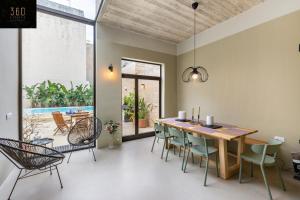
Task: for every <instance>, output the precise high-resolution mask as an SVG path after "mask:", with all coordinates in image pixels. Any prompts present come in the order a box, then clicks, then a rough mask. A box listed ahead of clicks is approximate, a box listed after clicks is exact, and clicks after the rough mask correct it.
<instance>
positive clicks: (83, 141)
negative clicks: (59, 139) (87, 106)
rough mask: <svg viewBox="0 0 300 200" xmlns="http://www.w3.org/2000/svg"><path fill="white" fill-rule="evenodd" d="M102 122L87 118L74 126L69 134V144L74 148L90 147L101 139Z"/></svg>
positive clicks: (94, 118)
mask: <svg viewBox="0 0 300 200" xmlns="http://www.w3.org/2000/svg"><path fill="white" fill-rule="evenodd" d="M101 131H102V122H101V120H100V119H98V118H97V117H87V118H84V119H81V120H79V121H78V122H77V123H76V124H75V125H74V126H72V128H71V130H70V132H69V134H68V138H67V139H68V142H69V144H71V145H74V146H83V145H89V144H91V143H93V142H95V141H96V139H98V138H99V136H100V134H101Z"/></svg>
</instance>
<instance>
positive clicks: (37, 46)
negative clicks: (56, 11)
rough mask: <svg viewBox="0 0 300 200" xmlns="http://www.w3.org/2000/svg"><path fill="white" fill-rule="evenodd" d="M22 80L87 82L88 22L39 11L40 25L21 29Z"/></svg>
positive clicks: (26, 83)
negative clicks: (75, 20)
mask: <svg viewBox="0 0 300 200" xmlns="http://www.w3.org/2000/svg"><path fill="white" fill-rule="evenodd" d="M22 43H23V53H22V54H23V64H22V65H23V84H24V85H33V84H35V83H40V82H43V81H45V80H51V81H55V82H60V83H63V84H65V85H67V86H69V84H70V82H71V81H72V82H73V83H74V84H77V83H86V65H87V64H86V56H87V55H86V48H87V44H86V25H85V24H82V23H79V22H74V21H70V20H66V19H63V18H58V17H55V16H51V15H48V14H44V13H40V12H38V13H37V28H36V29H23V30H22Z"/></svg>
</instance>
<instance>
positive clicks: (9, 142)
mask: <svg viewBox="0 0 300 200" xmlns="http://www.w3.org/2000/svg"><path fill="white" fill-rule="evenodd" d="M0 152H1V153H2V154H3V155H4V156H5V157H7V158H8V159H9V160H10V161H11V162H12V163H13V164H14V165H15V166H16V167H18V168H24V169H28V170H34V169H41V168H42V167H45V166H47V165H49V164H52V163H54V162H56V161H58V160H62V159H63V158H64V157H65V156H64V155H63V154H62V153H60V152H58V151H56V150H54V149H51V148H47V147H45V146H41V145H34V144H30V143H26V142H21V141H18V140H13V139H6V138H0Z"/></svg>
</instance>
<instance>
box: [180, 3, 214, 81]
mask: <svg viewBox="0 0 300 200" xmlns="http://www.w3.org/2000/svg"><path fill="white" fill-rule="evenodd" d="M198 6H199V3H198V2H194V3H193V4H192V8H193V9H194V65H193V66H191V67H188V68H186V69H185V70H184V72H183V73H182V81H184V82H190V81H191V80H193V81H199V82H206V81H207V80H208V73H207V70H206V69H205V68H204V67H203V66H196V10H197V8H198Z"/></svg>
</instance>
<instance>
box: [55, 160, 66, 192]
mask: <svg viewBox="0 0 300 200" xmlns="http://www.w3.org/2000/svg"><path fill="white" fill-rule="evenodd" d="M55 168H56V171H57V176H58V179H59V182H60V188H61V189H63V187H64V186H63V184H62V182H61V179H60V175H59V171H58V168H57V165H56V166H55Z"/></svg>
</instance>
